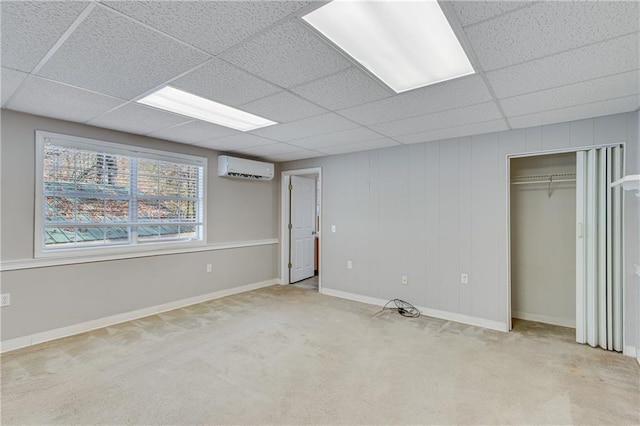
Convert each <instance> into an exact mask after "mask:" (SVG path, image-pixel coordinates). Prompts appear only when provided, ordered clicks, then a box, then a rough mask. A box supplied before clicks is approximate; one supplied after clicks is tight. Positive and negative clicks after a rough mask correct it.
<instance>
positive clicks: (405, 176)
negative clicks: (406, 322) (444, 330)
mask: <svg viewBox="0 0 640 426" xmlns="http://www.w3.org/2000/svg"><path fill="white" fill-rule="evenodd" d="M396 150H397V151H398V169H397V172H398V186H397V188H396V191H397V200H398V201H397V218H398V219H397V232H398V234H397V238H398V246H397V250H398V253H399V254H400V256H399V258H398V263H397V264H396V265H394V266H395V267H394V268H393V271H391V277H392V279H391V288H392V289H393V291H394V294H399V295H400V299H403V300H407V301H412V303H416V304H417V303H418V302H416V301H415V300H414V297H413V296H412V293H414V292H413V291H412V287H413V286H411V285H404V284H402V275H407V276H408V277H409V280H410V281H413V280H412V278H411V277H412V275H411V273H410V272H411V267H410V261H411V252H412V251H413V249H414V246H413V245H412V244H411V233H412V228H413V225H414V224H413V223H411V222H410V221H409V208H410V205H411V201H412V200H411V192H410V189H409V188H410V185H411V182H410V172H409V167H410V160H409V158H410V157H409V146H401V147H398V148H396ZM416 284H417V283H416Z"/></svg>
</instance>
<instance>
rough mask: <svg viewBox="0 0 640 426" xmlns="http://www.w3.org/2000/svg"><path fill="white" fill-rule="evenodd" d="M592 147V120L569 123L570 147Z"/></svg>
mask: <svg viewBox="0 0 640 426" xmlns="http://www.w3.org/2000/svg"><path fill="white" fill-rule="evenodd" d="M589 145H593V119H592V118H589V119H587V120H578V121H572V122H571V146H572V147H582V146H589Z"/></svg>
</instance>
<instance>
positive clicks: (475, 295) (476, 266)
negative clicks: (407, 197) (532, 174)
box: [470, 135, 506, 321]
mask: <svg viewBox="0 0 640 426" xmlns="http://www.w3.org/2000/svg"><path fill="white" fill-rule="evenodd" d="M471 148H472V152H471V179H472V184H471V209H472V210H473V216H472V223H471V227H472V234H471V241H472V260H471V264H472V272H471V276H470V280H472V282H473V286H472V287H471V290H472V302H473V306H472V312H473V315H474V316H479V317H481V318H489V319H492V320H496V321H500V320H502V321H504V318H498V317H497V313H498V310H497V309H496V308H497V298H498V297H499V295H498V282H499V280H500V277H498V276H497V274H496V270H497V269H498V268H499V265H500V262H499V261H498V243H499V242H498V236H499V229H498V227H499V226H506V224H505V222H503V221H500V222H499V218H500V217H503V216H504V215H503V214H502V215H501V214H500V212H499V210H498V209H499V206H500V204H501V203H500V202H499V197H498V193H499V190H500V185H499V179H498V169H499V167H500V166H501V163H502V162H501V161H500V155H499V153H500V146H499V142H498V140H497V138H496V137H495V136H493V137H492V135H481V136H474V137H473V140H472V144H471ZM502 167H504V165H502ZM504 290H506V288H504ZM487 294H492V295H493V297H486V295H487Z"/></svg>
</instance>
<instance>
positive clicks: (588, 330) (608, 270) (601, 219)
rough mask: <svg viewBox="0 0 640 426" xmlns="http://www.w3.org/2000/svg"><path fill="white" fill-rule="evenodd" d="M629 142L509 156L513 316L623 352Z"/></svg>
mask: <svg viewBox="0 0 640 426" xmlns="http://www.w3.org/2000/svg"><path fill="white" fill-rule="evenodd" d="M622 176H624V145H622V144H616V145H610V146H603V147H598V148H589V149H583V150H577V151H575V152H568V153H554V154H546V155H531V156H523V157H510V158H509V177H510V179H509V183H510V185H509V247H510V249H509V256H510V265H509V267H510V288H509V290H510V319H511V320H512V324H511V325H512V327H511V328H513V319H514V318H516V319H522V320H529V321H536V322H539V323H546V324H552V325H556V326H563V327H569V328H573V329H575V331H574V334H575V340H576V342H578V343H585V344H588V345H590V346H593V347H601V348H603V349H607V350H611V351H618V352H620V351H622V348H623V344H624V342H623V333H622V322H623V321H622V318H623V309H624V289H623V287H624V277H623V275H624V274H623V255H624V252H623V244H622V243H623V237H622V236H623V235H624V230H623V217H622V207H623V206H622V193H621V191H622V189H621V188H620V186H619V185H617V182H618V181H619V180H620V179H621V178H622Z"/></svg>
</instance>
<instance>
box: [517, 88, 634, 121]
mask: <svg viewBox="0 0 640 426" xmlns="http://www.w3.org/2000/svg"><path fill="white" fill-rule="evenodd" d="M639 106H640V96H638V95H633V96H625V97H623V98H618V99H610V100H607V101H602V102H594V103H590V104H585V105H578V106H573V107H569V108H560V109H556V110H553V111H544V112H538V113H535V114H528V115H520V116H518V117H509V124H511V127H512V128H514V129H518V128H523V127H532V126H540V125H543V124H552V123H561V122H565V121H573V120H582V119H584V118H593V117H599V116H604V115H612V114H619V113H623V112H629V111H634V110H636V109H638V107H639Z"/></svg>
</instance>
